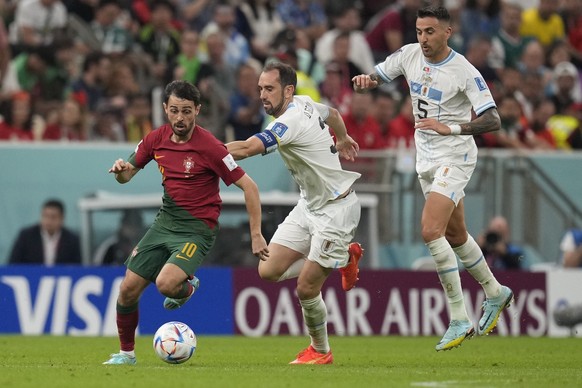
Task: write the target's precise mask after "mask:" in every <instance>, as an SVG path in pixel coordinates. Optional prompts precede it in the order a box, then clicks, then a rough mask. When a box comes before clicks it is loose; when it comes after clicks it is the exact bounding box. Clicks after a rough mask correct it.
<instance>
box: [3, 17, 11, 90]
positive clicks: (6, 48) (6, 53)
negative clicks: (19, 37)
mask: <svg viewBox="0 0 582 388" xmlns="http://www.w3.org/2000/svg"><path fill="white" fill-rule="evenodd" d="M10 58H12V50H11V49H10V44H9V43H8V33H7V32H6V25H5V24H4V19H2V18H0V85H2V83H3V80H4V77H5V76H6V73H7V72H8V65H9V64H10Z"/></svg>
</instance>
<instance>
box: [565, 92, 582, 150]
mask: <svg viewBox="0 0 582 388" xmlns="http://www.w3.org/2000/svg"><path fill="white" fill-rule="evenodd" d="M568 112H569V114H570V115H571V116H572V117H574V118H575V119H576V124H577V125H576V128H575V129H574V130H573V131H572V132H571V133H570V135H569V136H568V144H569V145H570V147H571V148H572V149H574V150H582V103H577V104H572V106H570V108H568Z"/></svg>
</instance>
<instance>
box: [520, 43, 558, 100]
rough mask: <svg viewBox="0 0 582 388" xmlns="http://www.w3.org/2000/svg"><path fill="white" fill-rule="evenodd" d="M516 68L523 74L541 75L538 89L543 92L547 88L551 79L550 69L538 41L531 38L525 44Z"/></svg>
mask: <svg viewBox="0 0 582 388" xmlns="http://www.w3.org/2000/svg"><path fill="white" fill-rule="evenodd" d="M517 68H518V69H519V71H521V72H522V73H524V74H528V73H532V74H539V75H540V76H541V77H542V79H541V81H542V85H541V89H540V91H541V92H545V91H546V90H547V86H548V84H549V82H550V81H551V79H552V71H551V70H550V69H549V68H548V67H547V66H546V53H545V51H544V47H543V46H542V45H541V43H540V42H538V41H537V40H532V41H530V42H529V43H528V44H527V46H525V49H524V50H523V53H522V55H521V58H520V60H519V62H518V64H517ZM536 86H537V85H536Z"/></svg>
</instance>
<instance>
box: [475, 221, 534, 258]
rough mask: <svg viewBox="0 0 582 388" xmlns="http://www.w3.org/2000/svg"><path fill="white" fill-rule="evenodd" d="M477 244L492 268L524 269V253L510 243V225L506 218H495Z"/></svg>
mask: <svg viewBox="0 0 582 388" xmlns="http://www.w3.org/2000/svg"><path fill="white" fill-rule="evenodd" d="M477 243H478V244H479V246H480V247H481V250H482V251H483V256H484V257H485V259H486V260H487V263H488V264H489V266H490V267H491V268H495V269H522V264H523V259H524V252H523V249H522V248H521V247H519V246H517V245H515V244H512V243H511V242H510V241H509V225H508V224H507V220H506V219H505V217H502V216H495V217H493V218H492V219H491V221H489V226H488V227H487V229H486V230H485V231H484V232H483V233H481V235H479V237H478V238H477Z"/></svg>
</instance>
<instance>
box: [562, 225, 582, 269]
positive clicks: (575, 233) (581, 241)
mask: <svg viewBox="0 0 582 388" xmlns="http://www.w3.org/2000/svg"><path fill="white" fill-rule="evenodd" d="M560 251H561V254H562V257H561V262H562V265H563V266H564V267H565V268H579V267H582V229H577V228H572V229H569V230H568V231H567V232H566V233H565V234H564V236H563V237H562V241H561V242H560Z"/></svg>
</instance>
